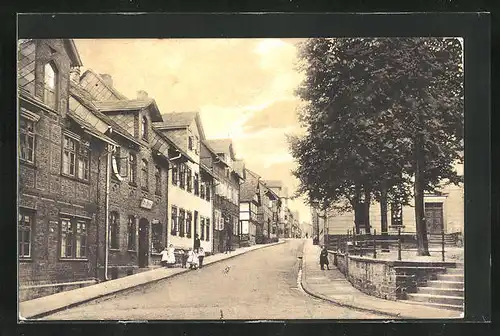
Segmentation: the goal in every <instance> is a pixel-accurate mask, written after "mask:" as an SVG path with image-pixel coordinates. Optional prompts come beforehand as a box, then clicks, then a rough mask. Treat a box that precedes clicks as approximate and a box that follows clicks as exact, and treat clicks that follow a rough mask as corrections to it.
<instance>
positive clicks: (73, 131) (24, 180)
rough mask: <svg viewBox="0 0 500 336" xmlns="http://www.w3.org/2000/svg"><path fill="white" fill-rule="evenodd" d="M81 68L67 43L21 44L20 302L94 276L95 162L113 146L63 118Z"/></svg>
mask: <svg viewBox="0 0 500 336" xmlns="http://www.w3.org/2000/svg"><path fill="white" fill-rule="evenodd" d="M81 65H82V63H81V60H80V58H79V55H78V52H77V50H76V48H75V46H74V43H73V41H72V40H63V39H55V40H24V41H20V43H19V51H18V85H19V115H18V117H19V148H18V150H19V152H18V155H19V166H18V168H19V170H18V171H19V193H18V204H19V216H18V217H19V218H18V221H19V222H18V243H19V244H18V255H19V283H20V300H26V299H31V298H35V297H38V296H42V295H46V294H51V293H54V292H56V291H58V290H59V289H60V287H57V286H54V284H60V283H75V282H77V281H86V280H89V282H91V281H93V280H95V278H96V277H97V265H96V254H97V244H96V241H97V231H98V225H97V224H98V222H97V218H96V215H97V212H98V211H97V198H98V192H99V191H98V189H97V188H96V185H97V182H98V180H99V175H100V172H101V171H103V170H104V169H105V166H104V165H103V163H102V162H101V161H100V160H99V157H100V153H102V152H103V151H105V148H106V145H107V144H108V143H112V142H113V141H112V140H111V139H109V138H107V137H106V136H100V135H98V132H97V131H96V130H95V129H94V128H93V127H92V125H88V124H86V123H85V122H84V121H82V120H81V119H79V118H78V117H76V116H75V115H73V114H71V113H70V111H69V108H68V104H69V87H70V72H72V71H73V70H75V69H77V68H78V67H80V66H81ZM85 284H86V283H85ZM80 285H84V283H80V284H78V285H75V286H80Z"/></svg>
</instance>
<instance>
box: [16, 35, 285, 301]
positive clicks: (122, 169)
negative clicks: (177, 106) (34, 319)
mask: <svg viewBox="0 0 500 336" xmlns="http://www.w3.org/2000/svg"><path fill="white" fill-rule="evenodd" d="M82 66H83V64H82V61H81V59H80V56H79V54H78V51H77V49H76V46H75V44H74V41H73V40H71V39H53V40H22V41H20V42H19V51H18V89H19V104H18V108H19V115H18V116H19V164H18V169H19V170H18V172H19V180H18V191H19V192H18V206H19V207H18V256H19V285H20V299H21V300H26V299H31V298H34V297H38V296H42V295H46V294H51V293H54V292H55V291H59V290H61V289H68V288H73V287H74V286H83V285H87V284H91V283H94V282H96V281H102V280H109V279H113V278H118V277H121V276H125V275H130V274H133V273H135V272H138V271H142V270H145V269H149V268H151V267H154V266H155V265H157V264H159V260H160V254H159V253H160V252H161V251H162V250H163V248H164V247H165V246H167V245H169V244H173V245H174V246H175V247H176V248H180V249H188V248H191V247H193V243H194V239H195V237H196V236H198V237H199V239H200V242H201V246H202V247H203V248H204V249H205V251H206V252H207V253H208V254H212V253H220V252H223V251H226V250H228V249H235V248H238V247H241V246H248V245H251V244H255V243H266V242H269V241H271V240H273V239H277V238H278V237H292V236H293V230H292V227H293V225H292V223H293V216H292V214H291V211H290V209H289V208H288V204H287V200H288V195H287V189H286V188H285V187H284V186H283V184H282V183H281V182H280V181H267V180H264V179H262V178H261V177H260V176H258V175H257V174H256V173H254V172H252V171H250V170H249V169H247V168H246V167H245V164H244V161H242V160H238V159H236V153H235V152H234V148H233V144H232V141H231V139H217V140H210V139H207V138H206V136H205V133H204V130H203V125H202V123H201V119H200V115H199V113H198V112H174V113H162V112H161V111H160V110H159V108H158V106H157V104H156V102H155V100H154V99H151V98H150V97H148V94H147V93H146V92H144V91H139V92H138V94H137V97H134V98H133V99H129V98H127V97H125V96H124V95H123V94H121V93H120V92H118V91H117V90H116V89H115V88H114V86H113V81H112V77H111V76H110V75H107V74H97V73H95V72H93V71H92V70H87V71H85V72H84V73H83V74H81V73H80V68H81V67H82ZM62 284H63V285H62Z"/></svg>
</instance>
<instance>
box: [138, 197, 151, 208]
mask: <svg viewBox="0 0 500 336" xmlns="http://www.w3.org/2000/svg"><path fill="white" fill-rule="evenodd" d="M152 207H153V201H152V200H149V199H147V198H143V199H142V201H141V208H144V209H148V210H151V208H152Z"/></svg>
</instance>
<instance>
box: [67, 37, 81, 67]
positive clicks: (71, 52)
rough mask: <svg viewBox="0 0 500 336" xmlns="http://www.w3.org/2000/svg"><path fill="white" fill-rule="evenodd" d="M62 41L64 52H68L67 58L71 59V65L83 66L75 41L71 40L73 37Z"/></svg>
mask: <svg viewBox="0 0 500 336" xmlns="http://www.w3.org/2000/svg"><path fill="white" fill-rule="evenodd" d="M63 41H64V47H65V48H66V52H67V53H68V56H69V59H70V61H71V66H74V67H81V66H83V63H82V59H81V58H80V54H79V53H78V50H77V49H76V45H75V41H73V39H64V40H63Z"/></svg>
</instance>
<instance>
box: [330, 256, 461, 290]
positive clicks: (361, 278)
mask: <svg viewBox="0 0 500 336" xmlns="http://www.w3.org/2000/svg"><path fill="white" fill-rule="evenodd" d="M329 258H330V262H331V263H333V264H334V265H335V266H337V268H338V269H339V270H340V271H341V272H342V273H343V274H344V275H345V276H346V278H347V279H348V280H349V282H350V283H351V284H352V285H353V286H354V287H355V288H357V289H359V290H360V291H362V292H363V293H366V294H369V295H373V296H376V297H379V298H382V299H386V300H399V299H405V298H406V293H414V292H416V291H417V286H422V285H425V284H426V282H427V281H429V280H433V279H436V277H437V274H438V273H441V272H444V271H445V268H446V267H455V266H456V264H455V263H454V262H413V261H388V260H377V259H371V258H362V257H356V256H346V255H345V254H342V253H337V252H330V254H329Z"/></svg>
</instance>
